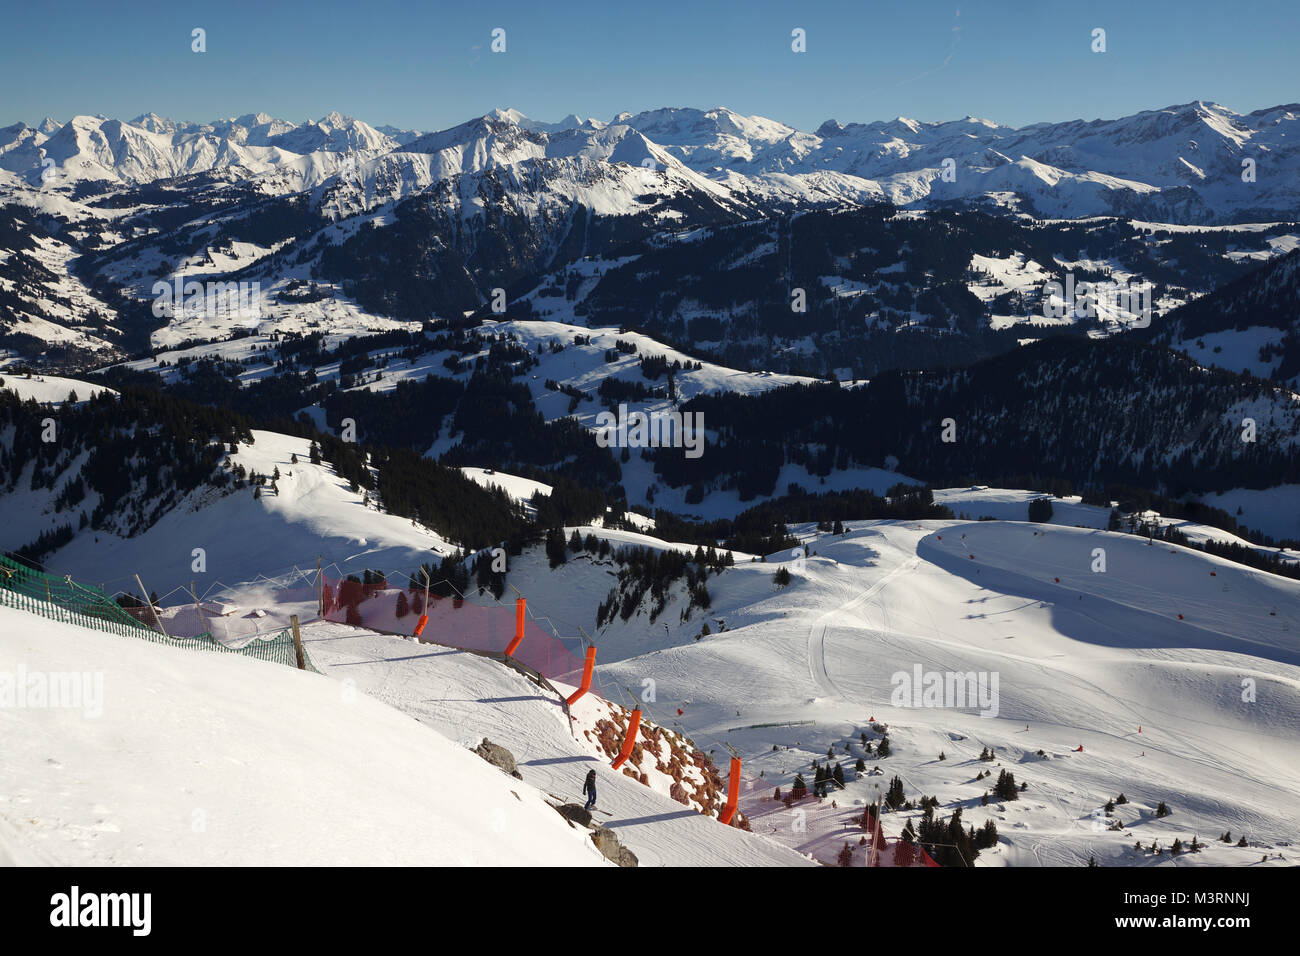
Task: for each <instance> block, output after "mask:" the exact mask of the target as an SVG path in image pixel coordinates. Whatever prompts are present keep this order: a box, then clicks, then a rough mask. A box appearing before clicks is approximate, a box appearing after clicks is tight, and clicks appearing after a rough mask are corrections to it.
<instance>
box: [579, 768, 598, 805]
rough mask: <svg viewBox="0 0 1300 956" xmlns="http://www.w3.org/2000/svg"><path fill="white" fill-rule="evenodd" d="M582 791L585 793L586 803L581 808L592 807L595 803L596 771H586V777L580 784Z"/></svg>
mask: <svg viewBox="0 0 1300 956" xmlns="http://www.w3.org/2000/svg"><path fill="white" fill-rule="evenodd" d="M582 792H583V793H584V794H587V805H586V806H585V807H583V809H584V810H590V809H592V808H593V807H594V806H595V805H596V771H594V770H589V771H587V779H586V780H585V781H584V782H583V784H582Z"/></svg>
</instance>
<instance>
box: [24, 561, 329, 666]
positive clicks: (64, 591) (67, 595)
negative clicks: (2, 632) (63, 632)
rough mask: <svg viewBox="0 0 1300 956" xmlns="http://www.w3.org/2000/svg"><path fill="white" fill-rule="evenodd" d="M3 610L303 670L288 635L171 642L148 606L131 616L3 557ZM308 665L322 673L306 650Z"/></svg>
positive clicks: (105, 599) (204, 636)
mask: <svg viewBox="0 0 1300 956" xmlns="http://www.w3.org/2000/svg"><path fill="white" fill-rule="evenodd" d="M0 604H4V605H6V606H8V607H12V608H14V609H16V610H19V611H26V612H28V613H29V614H36V615H39V616H40V617H44V618H48V619H49V620H52V621H58V622H59V623H61V624H74V625H76V626H78V627H87V628H91V629H93V630H96V631H105V632H107V633H109V634H116V635H118V636H120V637H136V638H142V639H143V640H146V641H151V642H153V643H155V644H166V645H168V646H170V647H181V648H185V649H186V650H195V651H212V652H215V653H219V654H241V655H243V656H244V657H252V658H254V659H256V660H261V661H270V662H271V663H274V664H284V665H285V666H287V667H293V668H296V667H297V666H298V652H297V649H296V647H295V646H294V640H293V635H292V634H291V633H290V632H289V630H288V629H284V630H281V631H279V632H278V633H275V634H271V635H266V636H262V635H257V636H255V637H253V638H252V639H251V640H249V641H248V642H247V643H245V644H243V645H241V646H238V647H233V646H228V645H226V644H223V643H221V642H220V641H218V640H217V639H216V638H214V637H213V636H212V634H211V633H209V632H204V633H201V634H195V635H190V636H185V637H179V636H170V635H168V634H165V633H163V632H162V631H161V630H159V629H158V628H157V626H156V625H153V626H151V625H150V624H148V623H146V622H145V621H144V620H141V618H152V617H153V616H154V615H153V612H152V611H150V609H149V607H148V606H146V607H144V608H133V609H130V610H128V609H127V608H124V607H122V606H120V605H119V604H118V603H117V602H116V601H114V600H113V599H112V598H110V597H109V596H108V595H107V594H105V593H104V592H103V591H101V590H99V589H98V588H94V587H88V586H86V585H84V584H80V583H78V582H76V581H74V580H72V578H71V576H66V577H57V576H55V575H51V574H46V573H44V572H43V571H38V570H36V569H35V568H30V567H28V566H26V565H24V564H19V563H18V562H16V561H13V560H11V559H10V558H7V557H4V556H3V555H0ZM303 659H304V662H305V664H306V669H307V670H310V671H315V672H316V673H320V671H318V670H317V669H316V667H315V666H314V665H313V664H312V662H311V659H310V658H309V657H308V656H307V652H306V651H305V650H304V651H303Z"/></svg>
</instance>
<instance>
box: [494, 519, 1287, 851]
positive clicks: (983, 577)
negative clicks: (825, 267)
mask: <svg viewBox="0 0 1300 956" xmlns="http://www.w3.org/2000/svg"><path fill="white" fill-rule="evenodd" d="M801 537H802V538H803V547H804V549H805V551H806V555H804V556H792V555H785V554H782V555H771V556H769V557H768V560H767V561H766V562H765V563H742V562H738V563H737V565H736V567H734V568H731V569H728V570H727V571H725V572H724V573H723V574H722V575H721V576H717V577H710V578H709V580H708V588H709V592H710V595H711V597H712V603H711V607H710V608H709V610H708V611H707V613H706V614H705V615H704V617H703V620H705V621H707V622H708V623H709V624H710V625H711V628H710V629H711V631H712V633H711V634H710V635H707V636H704V637H701V638H697V637H696V635H697V634H699V631H700V622H701V616H700V615H699V612H696V616H695V617H694V619H693V620H691V621H688V622H685V623H682V622H679V615H678V613H677V611H678V610H679V609H681V608H683V607H684V606H685V600H684V594H683V592H681V591H680V589H679V590H677V591H675V592H672V596H671V598H670V601H669V603H668V606H667V608H666V610H665V611H664V613H663V614H662V616H661V617H660V619H659V621H658V622H655V623H651V622H650V621H648V620H647V618H646V617H645V616H644V611H641V612H638V613H637V614H635V615H634V616H633V617H632V618H631V619H630V620H628V621H626V622H625V621H621V620H616V621H615V622H614V623H613V624H611V625H609V626H607V627H606V628H604V629H602V630H601V631H599V632H597V633H595V634H594V637H595V640H596V642H597V643H598V645H599V647H600V653H599V660H600V661H602V662H603V664H602V665H601V666H600V667H599V668H598V673H599V675H600V677H601V680H602V681H603V682H605V683H607V684H609V685H610V686H612V687H616V686H638V685H640V684H641V682H642V681H645V680H647V679H649V680H652V681H654V684H655V687H656V691H657V700H656V701H655V702H654V703H651V704H648V705H647V707H648V712H649V714H650V716H651V717H653V718H654V719H658V720H662V721H665V722H666V725H668V726H673V727H678V728H680V729H682V730H683V731H685V732H686V733H688V734H689V735H690V736H691V737H692V739H694V740H696V741H697V743H703V744H704V745H705V746H709V745H713V746H719V747H720V746H721V743H722V742H725V743H728V744H730V745H731V746H734V747H736V748H737V749H738V750H739V751H740V752H741V753H742V755H743V756H744V758H745V761H746V770H747V772H748V773H749V774H750V775H751V779H752V781H753V782H758V781H760V780H761V783H757V785H756V787H755V789H754V790H753V791H752V792H753V794H755V795H756V796H754V797H753V798H752V801H753V802H751V804H750V810H751V815H752V816H755V818H756V819H762V818H763V817H762V813H763V805H762V801H761V800H760V799H759V797H761V794H762V792H763V788H764V787H768V788H771V787H776V786H778V785H779V786H780V787H781V788H782V790H783V791H785V790H787V789H788V788H789V786H790V784H791V783H792V781H793V778H794V774H795V772H801V773H803V775H804V777H805V779H807V780H808V781H809V782H811V761H812V760H814V759H819V760H821V759H824V758H825V755H826V752H827V748H828V747H831V746H833V747H834V751H835V754H836V756H835V758H834V759H836V760H839V761H842V762H843V765H844V768H845V770H846V771H848V777H849V781H850V782H849V786H848V790H847V792H845V793H843V794H841V795H840V796H839V797H838V803H839V806H840V810H839V811H838V812H836V813H830V814H829V817H828V818H827V819H826V820H825V821H824V826H826V827H831V828H832V829H833V828H838V827H840V826H842V825H843V824H844V823H845V822H846V820H847V817H848V815H849V814H850V813H851V812H853V811H852V807H853V801H854V800H869V801H873V800H874V799H875V791H874V784H875V783H877V782H879V783H881V784H882V786H883V784H884V783H887V782H888V780H889V779H890V778H891V777H892V776H894V775H895V774H897V775H899V776H900V777H901V778H902V780H903V783H904V786H905V789H906V792H907V796H908V797H909V799H911V800H913V801H915V800H917V799H919V797H920V796H921V795H936V796H938V798H939V800H940V804H941V805H940V808H939V811H938V812H939V815H940V816H946V815H948V814H950V813H951V812H952V810H953V809H954V808H955V807H957V806H961V807H962V808H963V811H964V820H965V821H966V822H967V823H969V824H973V825H974V826H975V827H976V829H978V828H979V827H980V826H981V825H982V824H983V822H984V821H985V820H988V819H992V820H995V822H996V825H997V827H998V830H999V833H1000V834H1001V840H1000V843H999V846H998V848H996V849H995V850H994V851H992V852H986V853H985V854H983V855H981V857H980V858H979V863H980V864H981V865H985V864H993V865H998V864H1017V865H1034V864H1071V865H1074V864H1080V863H1083V862H1086V860H1087V859H1088V857H1089V856H1090V855H1095V856H1096V857H1097V859H1098V860H1099V861H1100V862H1101V863H1102V864H1103V865H1146V864H1149V863H1154V862H1159V861H1161V860H1163V861H1165V862H1168V860H1169V857H1168V856H1167V855H1165V856H1164V857H1159V858H1157V857H1156V856H1155V855H1153V854H1143V853H1138V852H1136V851H1134V850H1133V844H1134V842H1135V840H1141V841H1142V843H1143V845H1144V846H1149V845H1150V844H1151V843H1152V841H1153V840H1158V841H1159V842H1160V844H1161V846H1163V847H1165V848H1167V847H1168V846H1169V844H1170V842H1171V841H1172V840H1173V839H1174V838H1175V837H1179V838H1181V839H1182V841H1183V843H1184V844H1186V843H1188V842H1189V841H1190V839H1191V837H1192V836H1194V835H1199V837H1200V840H1201V842H1203V843H1209V842H1210V841H1213V840H1214V839H1215V838H1216V837H1217V836H1219V835H1220V834H1222V833H1223V832H1224V831H1231V832H1232V834H1233V840H1234V842H1235V841H1236V840H1237V839H1238V838H1239V836H1240V835H1242V834H1244V835H1245V836H1246V837H1247V839H1248V841H1249V843H1250V848H1249V849H1238V848H1235V847H1228V846H1225V845H1222V844H1218V845H1212V846H1211V847H1210V849H1209V850H1207V851H1206V852H1205V853H1204V854H1200V855H1197V856H1194V857H1188V858H1180V859H1179V863H1180V864H1181V863H1184V862H1190V861H1195V862H1202V863H1205V862H1208V863H1216V864H1224V865H1241V864H1247V863H1256V862H1258V861H1259V860H1260V857H1261V854H1262V853H1268V854H1269V855H1270V857H1271V858H1274V857H1275V856H1276V854H1277V853H1278V852H1279V851H1281V852H1282V854H1283V856H1284V857H1286V858H1288V859H1289V858H1290V856H1291V854H1290V852H1289V851H1288V849H1287V848H1288V846H1290V845H1291V844H1292V843H1294V841H1295V840H1296V839H1297V838H1298V837H1300V832H1298V831H1297V829H1296V826H1295V823H1294V819H1293V813H1292V812H1291V808H1293V807H1294V805H1295V803H1296V801H1297V799H1298V798H1300V775H1298V774H1297V771H1296V767H1297V766H1300V742H1297V740H1296V738H1295V735H1294V733H1293V730H1294V727H1295V726H1296V722H1297V720H1300V584H1298V583H1297V582H1295V581H1292V580H1289V579H1285V578H1280V577H1276V576H1273V575H1268V574H1263V573H1260V572H1256V571H1253V570H1251V569H1248V568H1244V567H1242V566H1240V565H1235V564H1232V563H1229V562H1226V561H1223V560H1220V559H1217V558H1213V557H1210V556H1206V555H1204V554H1200V553H1197V552H1194V551H1191V550H1188V549H1185V548H1180V547H1177V546H1169V545H1161V544H1159V543H1156V544H1155V545H1148V544H1146V543H1145V542H1144V541H1143V539H1141V538H1138V537H1135V536H1130V535H1122V534H1112V533H1107V532H1105V531H1097V530H1089V529H1076V528H1069V527H1061V526H1054V525H1035V524H1027V523H1021V522H1007V521H987V522H978V523H964V522H922V523H920V524H917V523H911V522H908V523H897V522H865V523H858V522H852V523H850V531H849V533H847V534H846V535H844V536H842V537H836V536H831V535H823V534H817V533H816V532H815V531H813V530H812V529H811V528H808V529H803V530H802V531H801ZM1097 548H1101V549H1104V551H1105V558H1106V563H1105V568H1106V570H1105V571H1104V572H1101V571H1095V570H1094V567H1095V566H1096V561H1097V558H1096V552H1095V549H1097ZM778 565H783V566H785V567H786V568H787V569H789V570H790V571H791V574H792V576H793V581H792V583H791V584H790V585H789V586H787V587H785V588H778V587H776V586H775V585H774V584H773V577H772V576H773V572H774V570H775V569H776V567H777V566H778ZM601 578H603V579H604V581H605V582H608V583H606V585H605V587H608V586H610V583H612V581H611V579H610V578H609V577H607V576H605V575H604V571H603V569H601V568H599V567H597V566H596V565H595V564H591V565H587V564H585V563H582V562H579V563H575V562H574V561H572V560H571V561H570V562H569V564H567V565H565V566H564V568H563V569H561V573H560V574H558V575H557V576H556V578H555V580H556V582H557V584H558V587H557V590H558V589H559V588H561V587H562V588H563V590H564V592H565V594H568V595H578V594H581V593H583V592H584V591H596V592H597V593H599V588H600V585H599V583H598V582H599V581H600V579H601ZM512 580H513V579H512ZM516 583H517V584H518V585H519V586H520V587H521V588H526V589H527V593H528V594H529V597H530V601H531V602H533V603H535V604H536V606H537V607H538V609H539V613H540V612H541V610H544V609H545V608H546V606H547V601H548V600H554V601H557V602H558V601H563V600H566V598H565V597H564V596H563V595H561V594H558V593H556V594H555V595H554V596H553V597H548V595H547V583H546V575H545V574H544V573H541V572H540V571H538V572H534V573H532V574H531V575H529V576H528V579H527V580H526V581H525V580H520V581H518V582H516ZM568 600H569V601H572V600H573V598H569V599H568ZM566 610H567V611H568V613H569V614H576V613H577V609H576V608H567V609H566ZM1180 615H1182V617H1181V618H1180ZM664 622H667V623H668V625H669V627H668V630H667V631H665V629H664V626H663V624H664ZM724 628H725V629H724ZM917 667H919V668H921V670H922V672H923V673H924V674H926V675H929V674H931V673H939V674H940V675H945V674H953V675H957V674H983V675H985V676H986V677H992V676H993V675H996V679H997V681H998V683H997V685H996V690H997V692H996V694H995V697H994V706H993V708H991V711H992V712H991V713H989V715H988V716H981V715H980V712H981V710H990V708H987V707H982V706H978V705H975V704H973V703H965V702H960V703H959V702H957V701H954V700H952V699H948V700H945V699H943V698H942V697H941V698H939V699H938V700H937V702H936V701H933V700H927V701H926V703H929V704H930V706H912V704H913V701H912V700H911V698H910V696H909V697H908V698H907V699H904V700H900V699H899V698H898V697H896V692H897V689H898V687H899V686H900V684H899V683H898V678H897V676H896V675H904V676H905V677H906V678H907V679H910V678H911V676H912V675H913V674H914V672H915V669H916V668H917ZM921 702H922V701H920V700H919V699H918V701H917V703H921ZM677 709H681V710H682V711H683V714H682V715H681V716H680V717H677V716H675V713H676V710H677ZM873 717H874V718H875V721H876V722H884V723H885V724H887V725H888V728H889V737H890V740H891V743H892V745H893V755H892V756H890V757H887V758H884V759H880V758H879V757H876V756H873V755H870V754H866V753H864V751H863V749H862V746H861V743H860V741H859V734H860V733H862V732H866V733H867V734H868V737H869V738H870V739H871V740H873V741H876V742H878V741H879V737H880V735H879V734H878V733H874V732H872V731H871V730H870V729H869V726H868V725H869V723H870V722H869V720H868V718H873ZM771 725H775V726H771ZM1139 728H1140V731H1139ZM986 746H987V747H991V748H994V751H995V755H996V759H995V761H993V762H990V763H985V762H983V761H980V760H979V759H978V756H979V752H980V750H981V748H983V747H986ZM1080 746H1082V747H1083V750H1082V752H1075V751H1076V748H1078V747H1080ZM774 748H775V749H774ZM1039 751H1042V753H1041V754H1040V753H1039ZM941 752H942V753H944V754H945V756H946V759H942V760H941V759H940V753H941ZM858 757H863V758H864V759H865V762H866V765H867V771H868V772H867V774H866V775H864V776H863V777H862V778H861V779H859V780H856V781H855V780H854V779H853V777H854V774H853V772H852V767H853V764H854V762H855V761H856V760H857V759H858ZM999 767H1001V768H1002V769H1006V768H1010V769H1011V770H1012V771H1013V772H1014V773H1015V775H1016V777H1017V780H1021V781H1028V782H1029V789H1028V791H1026V792H1025V793H1024V794H1023V795H1022V796H1021V799H1020V800H1019V801H1016V802H1007V803H1000V802H999V801H996V800H995V801H993V802H992V803H991V804H990V805H989V806H987V807H985V806H981V804H980V798H981V796H982V794H983V793H984V792H985V791H986V790H988V789H989V788H990V787H991V786H992V782H993V781H992V780H988V781H984V780H978V779H977V778H976V776H975V775H976V773H978V772H982V771H984V770H987V769H992V770H993V772H994V776H996V774H997V772H998V770H999ZM876 768H879V771H880V773H881V774H883V777H873V776H871V774H873V773H875V772H876ZM759 774H761V775H762V776H761V778H760V777H759ZM768 792H770V791H768ZM1121 792H1122V793H1124V794H1125V795H1126V796H1127V798H1128V799H1129V801H1130V804H1129V805H1127V806H1123V807H1121V808H1120V809H1119V810H1118V811H1117V817H1118V818H1119V819H1122V820H1123V822H1124V829H1123V830H1115V831H1111V830H1108V829H1106V826H1105V823H1107V822H1108V821H1109V819H1110V818H1109V817H1105V815H1104V814H1103V813H1102V811H1101V808H1102V806H1103V804H1105V803H1106V801H1107V799H1113V798H1115V797H1116V796H1117V795H1118V794H1119V793H1121ZM1161 801H1164V802H1166V803H1167V804H1168V806H1169V807H1170V808H1171V809H1172V810H1173V813H1172V815H1170V816H1169V817H1166V818H1163V819H1159V820H1157V819H1155V817H1154V810H1155V809H1156V806H1157V804H1158V803H1159V802H1161ZM743 805H744V804H743V803H742V806H743ZM827 809H828V810H829V808H827ZM782 813H784V817H785V818H788V816H789V814H788V812H785V811H782ZM913 816H916V813H914V812H905V813H903V814H900V815H897V816H896V815H887V816H886V818H885V827H886V832H887V833H888V834H890V835H893V836H896V835H897V833H898V832H899V830H900V829H901V828H902V826H903V823H904V817H913ZM1098 816H1100V817H1101V818H1102V820H1103V824H1102V825H1100V826H1096V827H1094V820H1095V819H1097V818H1098ZM781 819H782V818H781V817H778V818H776V823H777V831H776V832H774V833H770V834H769V835H773V836H774V838H782V839H788V842H790V845H792V846H795V847H797V848H800V849H806V848H808V847H809V846H812V845H813V844H815V843H816V842H817V841H818V840H822V841H823V843H824V842H825V841H824V838H825V836H826V831H822V832H820V833H818V832H814V831H813V830H810V831H809V833H808V834H807V836H806V837H800V836H798V835H794V834H791V833H790V832H789V831H788V830H787V829H786V828H785V827H784V826H782V825H781V824H780V820H781ZM810 825H811V824H810ZM764 832H767V831H764ZM855 842H856V841H855ZM832 843H833V848H834V849H838V846H839V844H838V843H837V842H834V841H832Z"/></svg>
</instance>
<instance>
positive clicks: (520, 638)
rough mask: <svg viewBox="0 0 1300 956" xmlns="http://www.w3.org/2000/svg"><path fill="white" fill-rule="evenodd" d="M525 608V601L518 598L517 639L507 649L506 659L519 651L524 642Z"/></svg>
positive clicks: (516, 611) (516, 609)
mask: <svg viewBox="0 0 1300 956" xmlns="http://www.w3.org/2000/svg"><path fill="white" fill-rule="evenodd" d="M524 608H525V602H524V599H523V598H518V599H517V600H516V601H515V639H514V640H513V641H511V642H510V646H509V647H507V648H506V657H509V656H510V655H511V654H513V653H514V652H515V651H517V650H519V645H520V644H522V643H523V642H524Z"/></svg>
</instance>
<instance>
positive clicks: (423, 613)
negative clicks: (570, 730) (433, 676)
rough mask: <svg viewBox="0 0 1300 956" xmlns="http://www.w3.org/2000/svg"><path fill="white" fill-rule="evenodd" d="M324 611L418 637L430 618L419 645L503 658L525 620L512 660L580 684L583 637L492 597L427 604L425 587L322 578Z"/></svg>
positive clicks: (343, 620)
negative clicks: (562, 631) (564, 632)
mask: <svg viewBox="0 0 1300 956" xmlns="http://www.w3.org/2000/svg"><path fill="white" fill-rule="evenodd" d="M321 610H322V614H321V616H322V617H323V618H324V619H325V620H327V621H336V622H338V623H340V624H354V625H356V626H358V627H368V628H372V629H374V630H378V631H389V632H392V633H396V634H407V635H415V633H416V629H417V627H418V625H419V623H420V621H421V619H422V618H427V621H426V622H425V625H424V627H423V628H421V629H420V634H419V639H420V640H421V641H424V642H426V643H433V644H445V645H447V646H449V647H459V648H464V649H466V650H472V651H490V652H495V653H501V654H504V653H506V652H507V650H510V648H511V645H512V644H515V643H516V638H518V637H519V636H520V627H521V622H522V638H523V639H522V640H521V641H518V644H517V646H515V647H514V649H513V651H511V653H510V656H511V657H513V658H514V659H515V660H517V661H519V663H521V664H524V665H526V666H528V667H531V668H532V669H533V670H535V671H537V672H538V673H539V674H541V675H542V676H543V677H545V678H547V679H548V680H553V681H559V682H561V683H565V684H569V685H572V686H573V687H575V688H576V687H578V686H580V684H581V683H582V678H583V670H584V663H585V658H586V647H585V646H584V642H583V641H582V640H581V638H578V637H561V636H560V635H559V634H557V633H556V632H555V629H554V627H548V626H546V625H545V624H544V623H539V622H538V621H537V620H536V619H534V618H533V617H532V616H531V615H529V614H528V613H527V611H526V609H524V608H522V607H520V606H517V605H516V604H515V603H514V602H510V603H507V604H500V603H497V602H495V601H494V600H493V599H492V597H491V596H490V595H485V596H475V597H473V598H461V597H439V596H438V595H436V594H432V593H431V594H430V595H429V599H428V604H427V605H426V604H425V594H424V589H423V588H417V589H411V588H395V587H393V586H392V584H391V583H390V582H382V581H381V582H378V583H372V584H370V585H367V584H364V583H362V582H359V581H354V580H351V579H347V578H344V579H342V580H340V579H338V578H330V577H323V578H322V583H321ZM590 693H593V694H594V693H596V691H595V690H594V689H593V690H591V691H590Z"/></svg>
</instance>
